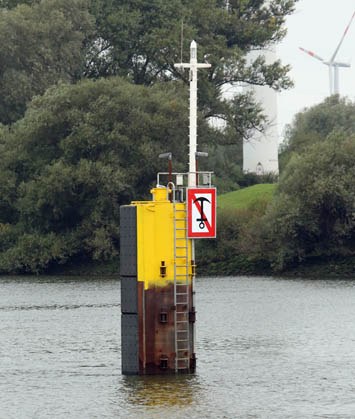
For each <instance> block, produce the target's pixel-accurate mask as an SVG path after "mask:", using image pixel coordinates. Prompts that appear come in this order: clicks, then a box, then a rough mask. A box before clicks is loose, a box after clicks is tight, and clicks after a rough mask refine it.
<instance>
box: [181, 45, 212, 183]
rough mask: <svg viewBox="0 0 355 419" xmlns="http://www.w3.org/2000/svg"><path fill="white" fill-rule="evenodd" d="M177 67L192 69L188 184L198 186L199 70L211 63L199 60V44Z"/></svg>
mask: <svg viewBox="0 0 355 419" xmlns="http://www.w3.org/2000/svg"><path fill="white" fill-rule="evenodd" d="M174 66H175V67H176V68H189V69H190V131H189V179H188V186H189V187H190V188H191V187H194V186H196V151H197V70H198V69H199V68H209V67H211V64H204V63H198V62H197V44H196V42H195V41H192V42H191V45H190V62H189V63H179V64H174Z"/></svg>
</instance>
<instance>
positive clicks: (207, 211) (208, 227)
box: [187, 188, 216, 238]
mask: <svg viewBox="0 0 355 419" xmlns="http://www.w3.org/2000/svg"><path fill="white" fill-rule="evenodd" d="M187 217H188V223H187V224H188V228H187V236H188V237H189V238H204V237H208V238H211V237H212V238H213V237H216V189H215V188H204V189H202V188H189V189H188V190H187Z"/></svg>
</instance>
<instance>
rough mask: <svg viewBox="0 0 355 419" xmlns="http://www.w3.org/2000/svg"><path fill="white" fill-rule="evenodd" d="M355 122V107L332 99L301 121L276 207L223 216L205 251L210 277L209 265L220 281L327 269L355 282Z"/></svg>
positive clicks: (291, 138) (263, 205)
mask: <svg viewBox="0 0 355 419" xmlns="http://www.w3.org/2000/svg"><path fill="white" fill-rule="evenodd" d="M354 115H355V103H354V102H352V101H350V100H348V99H346V98H340V97H339V96H332V97H329V98H327V99H325V100H324V102H322V103H320V104H318V105H316V106H313V107H311V108H309V109H305V110H303V111H301V112H299V113H298V114H297V115H296V116H295V118H294V121H293V122H292V124H290V126H289V127H288V129H287V133H286V141H285V143H284V144H283V146H282V150H281V159H282V162H283V169H282V173H281V176H280V179H279V181H278V184H277V187H276V192H275V196H274V198H273V200H272V201H271V202H264V201H262V200H261V201H260V202H259V203H258V204H254V205H253V206H252V207H250V208H248V209H247V210H242V211H237V210H234V211H233V210H222V211H219V220H218V222H219V235H218V237H217V240H215V241H209V242H206V243H204V244H202V247H203V249H200V250H201V252H200V255H199V259H200V260H201V262H202V264H203V265H204V266H202V269H203V271H204V272H206V273H207V272H208V268H207V269H206V267H207V266H208V264H210V266H212V270H213V272H214V273H216V274H218V273H221V272H223V273H229V274H233V273H234V274H235V273H242V274H245V273H253V274H255V273H260V272H267V273H272V272H281V271H288V270H290V269H296V270H297V269H299V268H298V267H299V266H303V265H306V266H307V265H312V264H313V265H318V266H319V265H322V264H323V262H324V263H325V264H326V265H327V266H332V264H333V265H334V266H337V270H338V271H339V272H340V273H342V272H344V270H346V271H347V272H350V273H351V274H354V272H355V268H354V264H353V261H354V255H355V216H354V214H355V186H354V176H355V164H354V162H355V117H354ZM337 264H338V265H337ZM339 264H340V265H339ZM325 271H326V274H335V273H336V271H334V270H333V271H332V268H326V269H325ZM315 272H317V270H315Z"/></svg>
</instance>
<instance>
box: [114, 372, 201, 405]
mask: <svg viewBox="0 0 355 419" xmlns="http://www.w3.org/2000/svg"><path fill="white" fill-rule="evenodd" d="M122 383H123V389H121V390H120V391H124V393H125V396H126V397H125V398H126V401H127V403H129V404H131V405H134V406H138V405H140V406H147V407H148V406H149V407H153V406H188V405H190V404H192V403H193V402H194V401H195V402H196V399H197V398H198V397H199V382H198V378H197V376H194V375H163V376H159V375H145V376H126V377H124V378H123V380H122Z"/></svg>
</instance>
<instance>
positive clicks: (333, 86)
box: [300, 12, 355, 95]
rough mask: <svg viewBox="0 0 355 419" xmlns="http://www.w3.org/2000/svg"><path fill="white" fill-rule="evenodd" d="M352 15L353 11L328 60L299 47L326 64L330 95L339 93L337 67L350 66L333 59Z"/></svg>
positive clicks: (352, 17)
mask: <svg viewBox="0 0 355 419" xmlns="http://www.w3.org/2000/svg"><path fill="white" fill-rule="evenodd" d="M354 16H355V12H354V13H353V15H352V16H351V19H350V22H349V24H348V26H347V27H346V29H345V32H344V33H343V36H342V37H341V39H340V42H339V44H338V46H337V48H336V50H335V51H334V53H333V55H332V56H331V58H330V59H329V61H326V60H324V59H323V58H322V57H320V56H319V55H317V54H315V53H314V52H312V51H308V50H306V49H304V48H301V47H300V50H301V51H303V52H305V53H306V54H309V55H310V56H311V57H313V58H316V59H317V60H319V61H321V62H322V63H323V64H325V65H326V66H328V69H329V92H330V95H334V94H339V68H340V67H346V68H349V67H350V64H349V63H343V62H340V61H335V59H336V56H337V54H338V52H339V49H340V47H341V45H342V43H343V41H344V38H345V36H346V34H347V33H348V31H349V28H350V25H351V23H352V21H353V19H354Z"/></svg>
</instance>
